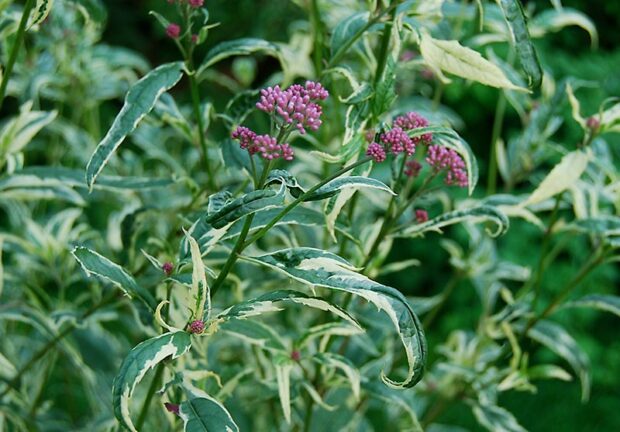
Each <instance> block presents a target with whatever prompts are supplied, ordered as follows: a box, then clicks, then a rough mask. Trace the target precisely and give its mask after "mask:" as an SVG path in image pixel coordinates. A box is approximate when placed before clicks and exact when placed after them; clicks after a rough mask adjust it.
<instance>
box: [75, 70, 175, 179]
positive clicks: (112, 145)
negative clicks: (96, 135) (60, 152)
mask: <svg viewBox="0 0 620 432" xmlns="http://www.w3.org/2000/svg"><path fill="white" fill-rule="evenodd" d="M182 75H183V63H182V62H174V63H166V64H163V65H161V66H158V67H157V68H155V69H153V70H152V71H151V72H149V73H148V74H146V75H145V76H144V77H142V78H141V79H140V80H139V81H138V82H136V83H135V84H134V85H133V86H132V87H131V88H130V89H129V92H127V96H126V97H125V104H124V105H123V108H122V109H121V111H120V112H119V113H118V115H117V116H116V118H115V119H114V122H113V123H112V126H111V127H110V130H108V133H107V134H106V135H105V137H103V140H101V142H100V143H99V145H97V148H96V149H95V152H94V153H93V155H92V156H91V158H90V160H89V161H88V165H87V166H86V184H87V185H88V187H89V188H90V189H92V187H93V184H94V183H95V180H96V178H97V176H98V175H99V173H100V172H101V170H102V169H103V168H104V166H105V165H106V164H107V163H108V160H109V159H110V157H112V154H113V153H114V152H115V151H116V149H117V148H118V147H119V146H120V145H121V143H122V142H123V140H124V139H125V137H127V135H129V134H130V133H131V132H132V131H133V130H134V129H135V128H136V126H137V125H138V123H139V122H140V120H142V119H143V118H144V116H146V115H147V114H148V113H149V112H150V111H151V110H152V109H153V107H154V106H155V102H157V99H158V98H159V97H160V96H161V94H162V93H163V92H165V91H168V90H170V89H171V88H172V87H174V86H175V85H176V83H178V82H179V80H180V79H181V76H182Z"/></svg>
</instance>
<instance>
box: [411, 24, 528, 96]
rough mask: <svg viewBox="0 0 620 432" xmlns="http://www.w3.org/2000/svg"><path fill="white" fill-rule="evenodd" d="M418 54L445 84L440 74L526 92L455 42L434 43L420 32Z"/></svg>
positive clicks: (425, 33) (494, 66)
mask: <svg viewBox="0 0 620 432" xmlns="http://www.w3.org/2000/svg"><path fill="white" fill-rule="evenodd" d="M420 52H421V54H422V57H424V61H425V62H426V63H427V64H428V66H429V67H430V68H431V69H433V71H434V72H435V73H436V74H437V76H439V77H440V78H442V80H443V81H445V82H449V81H450V80H448V79H447V78H446V77H445V76H444V75H443V73H442V71H445V72H448V73H451V74H454V75H456V76H459V77H461V78H465V79H469V80H472V81H476V82H479V83H481V84H485V85H488V86H491V87H498V88H505V89H510V90H523V91H525V89H523V88H521V87H518V86H517V85H515V84H513V83H512V82H510V80H509V79H508V78H507V77H506V75H505V74H504V72H502V70H501V69H500V68H499V67H497V66H496V65H494V64H493V63H491V62H490V61H488V60H486V59H485V58H484V57H482V55H480V53H479V52H477V51H474V50H472V49H471V48H467V47H464V46H462V45H461V44H460V43H459V42H458V41H455V40H450V41H448V40H440V39H434V38H433V37H431V36H430V35H429V34H428V32H426V31H422V33H421V34H420Z"/></svg>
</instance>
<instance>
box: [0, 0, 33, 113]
mask: <svg viewBox="0 0 620 432" xmlns="http://www.w3.org/2000/svg"><path fill="white" fill-rule="evenodd" d="M33 6H34V0H26V4H25V5H24V11H23V12H22V18H21V20H20V21H19V27H17V34H16V35H15V42H14V44H13V49H12V50H11V54H10V56H9V61H8V62H7V64H6V69H5V70H4V73H3V76H2V83H0V108H2V102H3V101H4V95H5V93H6V87H7V85H8V84H9V78H10V77H11V73H12V72H13V66H14V65H15V60H17V53H18V52H19V48H20V47H21V45H22V41H23V40H24V33H25V31H26V24H27V23H28V17H30V11H31V10H32V7H33Z"/></svg>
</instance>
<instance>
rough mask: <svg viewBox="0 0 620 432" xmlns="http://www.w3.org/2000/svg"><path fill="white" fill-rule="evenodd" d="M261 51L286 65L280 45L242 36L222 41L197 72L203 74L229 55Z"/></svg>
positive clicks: (212, 50)
mask: <svg viewBox="0 0 620 432" xmlns="http://www.w3.org/2000/svg"><path fill="white" fill-rule="evenodd" d="M255 52H259V53H262V54H267V55H270V56H272V57H275V58H277V59H278V60H279V61H280V63H281V64H282V65H283V67H284V64H283V63H284V60H283V58H282V52H281V49H280V47H279V46H278V45H276V44H274V43H272V42H268V41H266V40H263V39H257V38H242V39H235V40H230V41H226V42H221V43H219V44H217V45H216V46H214V47H213V48H211V50H210V51H209V52H208V53H207V55H206V57H205V59H204V60H203V61H202V64H201V65H200V67H199V68H198V71H197V72H196V74H197V75H198V76H201V75H202V74H203V73H204V72H205V71H206V70H207V69H209V68H210V67H211V66H213V65H214V64H216V63H217V62H220V61H222V60H224V59H226V58H228V57H232V56H239V55H250V54H252V53H255Z"/></svg>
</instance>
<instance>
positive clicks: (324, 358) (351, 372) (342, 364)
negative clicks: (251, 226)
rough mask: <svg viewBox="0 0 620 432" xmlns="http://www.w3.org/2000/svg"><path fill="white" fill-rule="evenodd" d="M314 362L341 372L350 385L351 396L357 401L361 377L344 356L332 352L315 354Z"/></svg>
mask: <svg viewBox="0 0 620 432" xmlns="http://www.w3.org/2000/svg"><path fill="white" fill-rule="evenodd" d="M314 360H316V361H317V362H319V363H320V364H322V365H324V366H327V367H330V368H334V369H339V370H341V371H342V372H343V373H344V375H345V376H346V377H347V379H348V380H349V383H350V384H351V390H352V392H353V396H354V397H355V399H356V400H359V398H360V383H361V377H360V372H359V370H357V367H355V365H354V364H353V363H351V360H349V359H348V358H346V357H345V356H342V355H340V354H336V353H332V352H323V353H317V354H316V355H315V356H314Z"/></svg>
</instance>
